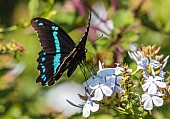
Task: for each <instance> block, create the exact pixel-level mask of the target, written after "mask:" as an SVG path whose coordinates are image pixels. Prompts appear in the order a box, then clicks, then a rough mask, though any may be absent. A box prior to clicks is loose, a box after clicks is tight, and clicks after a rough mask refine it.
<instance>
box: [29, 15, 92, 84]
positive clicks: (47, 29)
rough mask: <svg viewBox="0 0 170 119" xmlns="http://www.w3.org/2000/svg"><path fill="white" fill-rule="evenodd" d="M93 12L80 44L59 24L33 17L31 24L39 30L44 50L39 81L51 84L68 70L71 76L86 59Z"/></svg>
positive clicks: (39, 64) (40, 63)
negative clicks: (86, 46)
mask: <svg viewBox="0 0 170 119" xmlns="http://www.w3.org/2000/svg"><path fill="white" fill-rule="evenodd" d="M90 20H91V14H90V16H89V21H88V25H87V28H86V31H85V33H84V35H83V37H82V38H81V39H80V41H79V43H78V44H75V42H74V41H73V40H72V39H71V37H70V36H69V35H68V34H67V33H66V32H65V31H64V30H63V29H62V28H61V27H59V26H58V25H57V24H55V23H54V22H52V21H50V20H47V19H44V18H39V17H37V18H33V19H32V20H31V25H32V27H33V28H34V30H35V31H36V32H37V34H38V37H39V40H40V44H41V46H42V50H41V51H40V52H39V57H38V59H37V62H38V67H37V69H38V70H39V71H40V75H39V76H38V78H37V79H36V82H37V83H41V84H42V85H43V86H44V85H47V86H51V85H53V84H54V82H55V81H57V80H59V78H60V77H61V76H62V74H63V73H64V72H65V71H66V70H67V77H68V78H69V77H70V76H71V75H72V73H73V72H74V71H75V69H76V68H77V66H78V65H80V64H82V63H83V62H85V61H86V52H87V50H86V48H85V45H86V40H87V36H88V32H89V28H90Z"/></svg>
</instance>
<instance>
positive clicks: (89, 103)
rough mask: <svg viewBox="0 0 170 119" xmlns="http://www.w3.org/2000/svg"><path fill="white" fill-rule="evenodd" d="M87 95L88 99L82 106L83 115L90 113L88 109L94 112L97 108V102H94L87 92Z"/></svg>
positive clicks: (86, 115)
mask: <svg viewBox="0 0 170 119" xmlns="http://www.w3.org/2000/svg"><path fill="white" fill-rule="evenodd" d="M86 94H87V93H86ZM87 97H88V99H87V101H86V103H85V104H84V106H83V117H88V116H89V115H90V111H92V112H96V111H98V110H99V104H95V103H94V102H93V101H92V99H91V98H90V95H89V94H88V95H87Z"/></svg>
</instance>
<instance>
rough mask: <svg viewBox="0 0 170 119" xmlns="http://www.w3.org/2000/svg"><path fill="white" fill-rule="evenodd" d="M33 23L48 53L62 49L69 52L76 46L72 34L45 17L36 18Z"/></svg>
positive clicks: (44, 49)
mask: <svg viewBox="0 0 170 119" xmlns="http://www.w3.org/2000/svg"><path fill="white" fill-rule="evenodd" d="M31 24H32V26H33V28H34V29H35V30H36V31H37V33H38V37H39V39H40V43H41V46H42V47H43V51H45V52H48V53H56V52H61V51H62V52H65V53H68V54H69V53H70V51H71V50H72V49H73V48H74V47H75V43H74V42H73V40H72V39H71V38H70V36H69V35H68V34H67V33H66V32H65V31H64V30H62V29H61V28H60V27H59V26H58V25H56V24H55V23H53V22H51V21H49V20H47V19H44V18H34V19H32V20H31ZM63 49H64V50H63Z"/></svg>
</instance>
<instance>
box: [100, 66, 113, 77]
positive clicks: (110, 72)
mask: <svg viewBox="0 0 170 119" xmlns="http://www.w3.org/2000/svg"><path fill="white" fill-rule="evenodd" d="M114 73H115V68H104V69H102V70H99V71H98V72H97V75H98V76H99V77H101V78H103V77H105V76H111V75H113V74H114Z"/></svg>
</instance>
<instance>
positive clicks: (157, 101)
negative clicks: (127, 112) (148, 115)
mask: <svg viewBox="0 0 170 119" xmlns="http://www.w3.org/2000/svg"><path fill="white" fill-rule="evenodd" d="M159 96H163V94H161V93H159V92H156V93H155V94H147V93H145V94H143V95H142V102H144V105H143V108H144V109H146V110H152V109H153V104H154V105H155V106H157V107H160V106H162V105H163V99H162V98H160V97H159Z"/></svg>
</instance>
